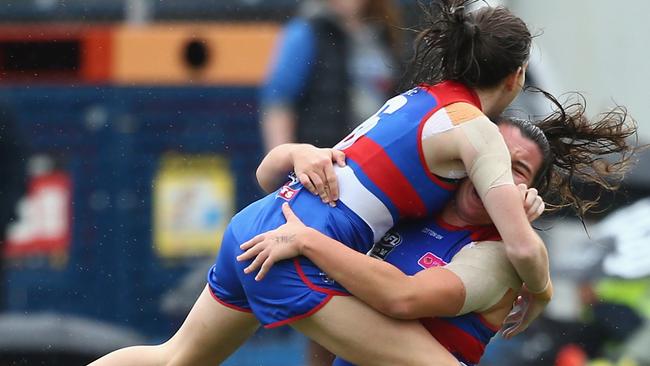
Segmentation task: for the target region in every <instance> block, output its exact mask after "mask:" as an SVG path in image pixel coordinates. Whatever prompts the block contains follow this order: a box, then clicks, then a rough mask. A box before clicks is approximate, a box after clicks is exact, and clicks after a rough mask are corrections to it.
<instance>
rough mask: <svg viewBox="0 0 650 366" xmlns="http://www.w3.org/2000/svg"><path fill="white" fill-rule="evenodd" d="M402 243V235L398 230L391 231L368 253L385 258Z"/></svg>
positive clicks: (378, 257) (374, 256)
mask: <svg viewBox="0 0 650 366" xmlns="http://www.w3.org/2000/svg"><path fill="white" fill-rule="evenodd" d="M400 244H402V236H401V235H400V234H399V233H398V232H397V231H389V232H387V233H386V235H384V237H383V238H381V239H380V240H379V241H378V242H377V243H376V244H375V245H373V247H372V249H370V251H369V252H368V255H369V256H371V257H373V258H377V259H381V260H384V259H386V256H388V254H389V253H390V252H392V251H393V249H395V248H396V247H397V246H398V245H400Z"/></svg>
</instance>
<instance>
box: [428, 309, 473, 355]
mask: <svg viewBox="0 0 650 366" xmlns="http://www.w3.org/2000/svg"><path fill="white" fill-rule="evenodd" d="M420 322H421V323H422V325H424V327H425V328H426V329H427V330H428V331H429V333H431V335H432V336H434V337H435V338H436V339H437V340H438V342H440V344H442V346H443V347H445V348H446V349H447V350H448V351H449V352H451V353H452V354H457V355H459V356H461V357H462V358H464V359H465V360H466V361H468V362H470V363H479V361H480V360H481V356H483V352H484V351H485V345H484V344H483V343H481V342H480V341H479V340H478V339H476V338H474V337H472V336H471V335H470V334H468V333H467V332H465V331H464V330H462V329H460V328H458V327H455V326H454V325H453V324H450V323H448V322H446V321H444V320H441V319H438V318H426V319H421V320H420Z"/></svg>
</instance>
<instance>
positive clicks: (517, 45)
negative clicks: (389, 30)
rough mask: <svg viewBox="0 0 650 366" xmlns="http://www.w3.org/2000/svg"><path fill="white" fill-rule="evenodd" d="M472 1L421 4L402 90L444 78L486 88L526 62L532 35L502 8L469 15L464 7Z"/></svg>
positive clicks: (461, 0)
mask: <svg viewBox="0 0 650 366" xmlns="http://www.w3.org/2000/svg"><path fill="white" fill-rule="evenodd" d="M475 1H476V0H474V1H469V0H439V1H429V3H430V5H428V6H426V5H423V4H422V3H420V7H421V8H422V11H423V13H424V22H425V24H424V27H423V28H424V29H423V30H422V31H420V33H419V34H418V36H417V38H416V40H415V50H414V56H413V58H412V59H411V61H410V64H409V66H408V67H407V73H406V76H405V78H404V82H403V85H402V87H403V88H410V87H413V86H415V85H419V84H422V83H425V84H437V83H439V82H442V81H444V80H453V81H458V82H460V83H462V84H465V85H466V86H468V87H472V88H489V87H493V86H496V85H497V84H499V82H501V81H502V80H503V79H505V77H506V76H508V75H510V74H511V73H513V72H515V71H516V70H517V68H519V67H521V66H523V65H524V64H525V63H526V62H527V61H528V57H529V55H530V46H531V43H532V35H531V33H530V31H529V30H528V27H527V26H526V24H525V23H524V22H523V21H522V20H521V19H520V18H518V17H516V16H515V15H513V14H512V13H511V12H510V11H509V10H508V9H506V8H504V7H490V6H484V7H481V8H479V9H477V10H475V11H472V12H467V11H466V9H465V8H466V6H467V5H469V4H470V3H472V2H475Z"/></svg>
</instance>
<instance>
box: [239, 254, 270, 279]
mask: <svg viewBox="0 0 650 366" xmlns="http://www.w3.org/2000/svg"><path fill="white" fill-rule="evenodd" d="M268 256H269V252H268V250H264V251H262V252H261V253H260V254H258V255H257V257H255V260H253V263H251V264H250V265H249V266H248V267H246V268H244V273H246V274H249V273H251V272H254V271H255V270H256V269H258V268H260V266H261V265H262V263H264V261H265V260H266V258H267V257H268Z"/></svg>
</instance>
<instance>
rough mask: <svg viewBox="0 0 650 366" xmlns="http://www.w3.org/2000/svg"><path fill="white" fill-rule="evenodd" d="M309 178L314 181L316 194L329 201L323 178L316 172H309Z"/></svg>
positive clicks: (324, 200)
mask: <svg viewBox="0 0 650 366" xmlns="http://www.w3.org/2000/svg"><path fill="white" fill-rule="evenodd" d="M321 174H323V173H321ZM309 179H311V182H312V183H314V187H316V194H317V195H319V196H320V199H321V200H322V201H323V202H325V203H327V202H329V201H328V197H327V193H326V192H325V183H323V179H321V177H320V176H319V175H318V174H316V173H315V172H309Z"/></svg>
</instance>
